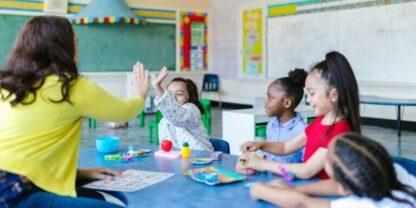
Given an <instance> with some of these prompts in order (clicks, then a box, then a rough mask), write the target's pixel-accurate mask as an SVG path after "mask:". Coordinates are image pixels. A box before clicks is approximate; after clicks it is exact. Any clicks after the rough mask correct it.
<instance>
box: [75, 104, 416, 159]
mask: <svg viewBox="0 0 416 208" xmlns="http://www.w3.org/2000/svg"><path fill="white" fill-rule="evenodd" d="M225 110H227V109H225ZM153 119H154V117H153V115H149V116H146V121H149V120H153ZM212 119H213V120H212V134H211V137H215V138H222V110H221V109H219V108H213V109H212ZM147 123H148V122H146V124H147ZM396 133H397V132H396V129H387V128H381V127H375V126H364V127H363V134H364V135H366V136H368V137H370V138H372V139H375V140H377V141H379V142H381V143H382V144H383V145H384V146H385V147H386V148H387V150H388V151H389V152H390V154H391V155H393V156H397V136H396ZM102 135H117V136H120V137H121V138H122V143H121V144H122V146H123V147H127V146H128V145H130V144H133V145H134V146H137V147H149V146H153V145H152V144H149V143H148V142H147V125H146V126H145V127H142V128H140V127H139V126H138V122H137V120H132V121H130V122H129V127H128V128H125V129H109V128H107V127H105V126H104V125H103V123H102V122H98V127H97V128H96V129H92V128H88V125H87V122H84V128H83V130H82V146H86V147H93V146H95V140H94V138H95V137H97V136H102ZM402 157H406V158H410V159H414V160H416V132H411V131H402Z"/></svg>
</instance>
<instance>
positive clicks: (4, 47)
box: [0, 15, 176, 72]
mask: <svg viewBox="0 0 416 208" xmlns="http://www.w3.org/2000/svg"><path fill="white" fill-rule="evenodd" d="M30 18H31V17H25V16H16V15H0V31H1V32H0V59H1V62H0V64H1V65H3V64H4V61H5V58H6V57H7V55H8V53H9V52H10V49H11V47H12V45H13V42H14V40H15V39H16V37H17V35H18V33H19V31H20V29H21V28H22V27H23V25H24V24H25V23H26V22H27V21H28V20H29V19H30ZM74 29H75V32H76V33H77V35H78V39H79V53H80V54H79V61H78V68H79V70H80V71H88V72H95V71H98V72H100V71H130V70H132V66H133V65H134V63H135V62H136V61H141V62H143V63H145V65H146V67H147V68H149V69H150V70H159V69H160V68H161V67H162V66H164V65H166V66H168V67H169V68H170V69H175V66H176V62H175V59H176V46H175V40H176V39H175V34H176V32H175V25H171V24H152V23H148V24H146V25H145V26H144V27H142V26H137V25H125V24H114V25H74Z"/></svg>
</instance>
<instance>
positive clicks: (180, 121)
mask: <svg viewBox="0 0 416 208" xmlns="http://www.w3.org/2000/svg"><path fill="white" fill-rule="evenodd" d="M155 104H156V106H157V108H158V109H159V111H160V112H162V114H163V116H164V117H165V118H166V119H167V120H168V121H170V122H172V123H173V124H174V125H175V126H178V127H182V128H185V129H189V128H196V127H197V126H198V125H199V120H200V114H199V109H198V108H197V107H196V106H195V107H194V108H192V107H189V106H188V107H185V106H183V105H180V104H179V103H177V102H175V101H174V100H173V97H172V95H171V93H170V92H169V91H166V92H165V93H164V94H163V95H162V96H161V97H158V98H156V100H155Z"/></svg>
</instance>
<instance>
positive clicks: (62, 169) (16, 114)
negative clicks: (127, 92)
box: [0, 76, 144, 196]
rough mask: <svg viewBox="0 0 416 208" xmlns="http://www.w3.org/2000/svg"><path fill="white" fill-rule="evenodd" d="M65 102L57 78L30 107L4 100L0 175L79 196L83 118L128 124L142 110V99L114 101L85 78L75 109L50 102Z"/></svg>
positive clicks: (0, 105) (0, 104) (74, 90)
mask: <svg viewBox="0 0 416 208" xmlns="http://www.w3.org/2000/svg"><path fill="white" fill-rule="evenodd" d="M1 93H2V94H3V95H7V93H8V92H7V91H5V90H2V91H1ZM61 97H62V95H61V83H60V82H59V81H58V77H57V76H49V77H48V78H47V79H46V81H45V83H44V85H43V86H42V87H41V88H40V89H39V90H38V91H37V97H36V101H35V102H34V103H32V104H29V105H22V104H19V105H17V106H15V107H12V106H11V105H10V102H9V101H10V99H9V100H6V101H3V100H1V99H0V170H4V171H7V172H11V173H15V174H19V175H23V176H26V177H28V178H29V179H30V180H31V181H32V182H33V183H34V184H35V185H36V186H38V187H40V188H42V189H44V190H46V191H49V192H52V193H56V194H59V195H69V196H76V192H75V179H76V169H77V162H78V152H79V146H80V141H81V126H82V117H91V118H96V119H98V120H103V121H123V120H129V119H132V118H134V117H135V116H137V114H138V113H139V112H140V111H141V110H142V109H143V107H144V99H143V98H142V97H135V98H132V99H119V98H116V97H114V96H112V95H110V94H108V93H107V92H105V91H104V90H103V89H101V88H100V87H99V86H98V85H96V84H95V83H93V82H91V81H89V80H87V79H86V78H85V77H82V76H80V77H78V78H77V80H75V81H73V83H72V84H71V87H70V101H71V102H72V104H70V103H68V102H62V103H54V102H52V101H51V99H53V100H59V99H60V98H61ZM27 99H30V97H28V98H27ZM87 139H93V138H87Z"/></svg>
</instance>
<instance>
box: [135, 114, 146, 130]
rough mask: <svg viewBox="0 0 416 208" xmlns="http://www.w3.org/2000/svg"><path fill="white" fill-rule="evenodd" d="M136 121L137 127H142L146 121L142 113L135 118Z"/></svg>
mask: <svg viewBox="0 0 416 208" xmlns="http://www.w3.org/2000/svg"><path fill="white" fill-rule="evenodd" d="M137 120H138V122H139V127H144V124H145V121H146V113H144V111H142V112H141V113H140V114H139V116H137Z"/></svg>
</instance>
